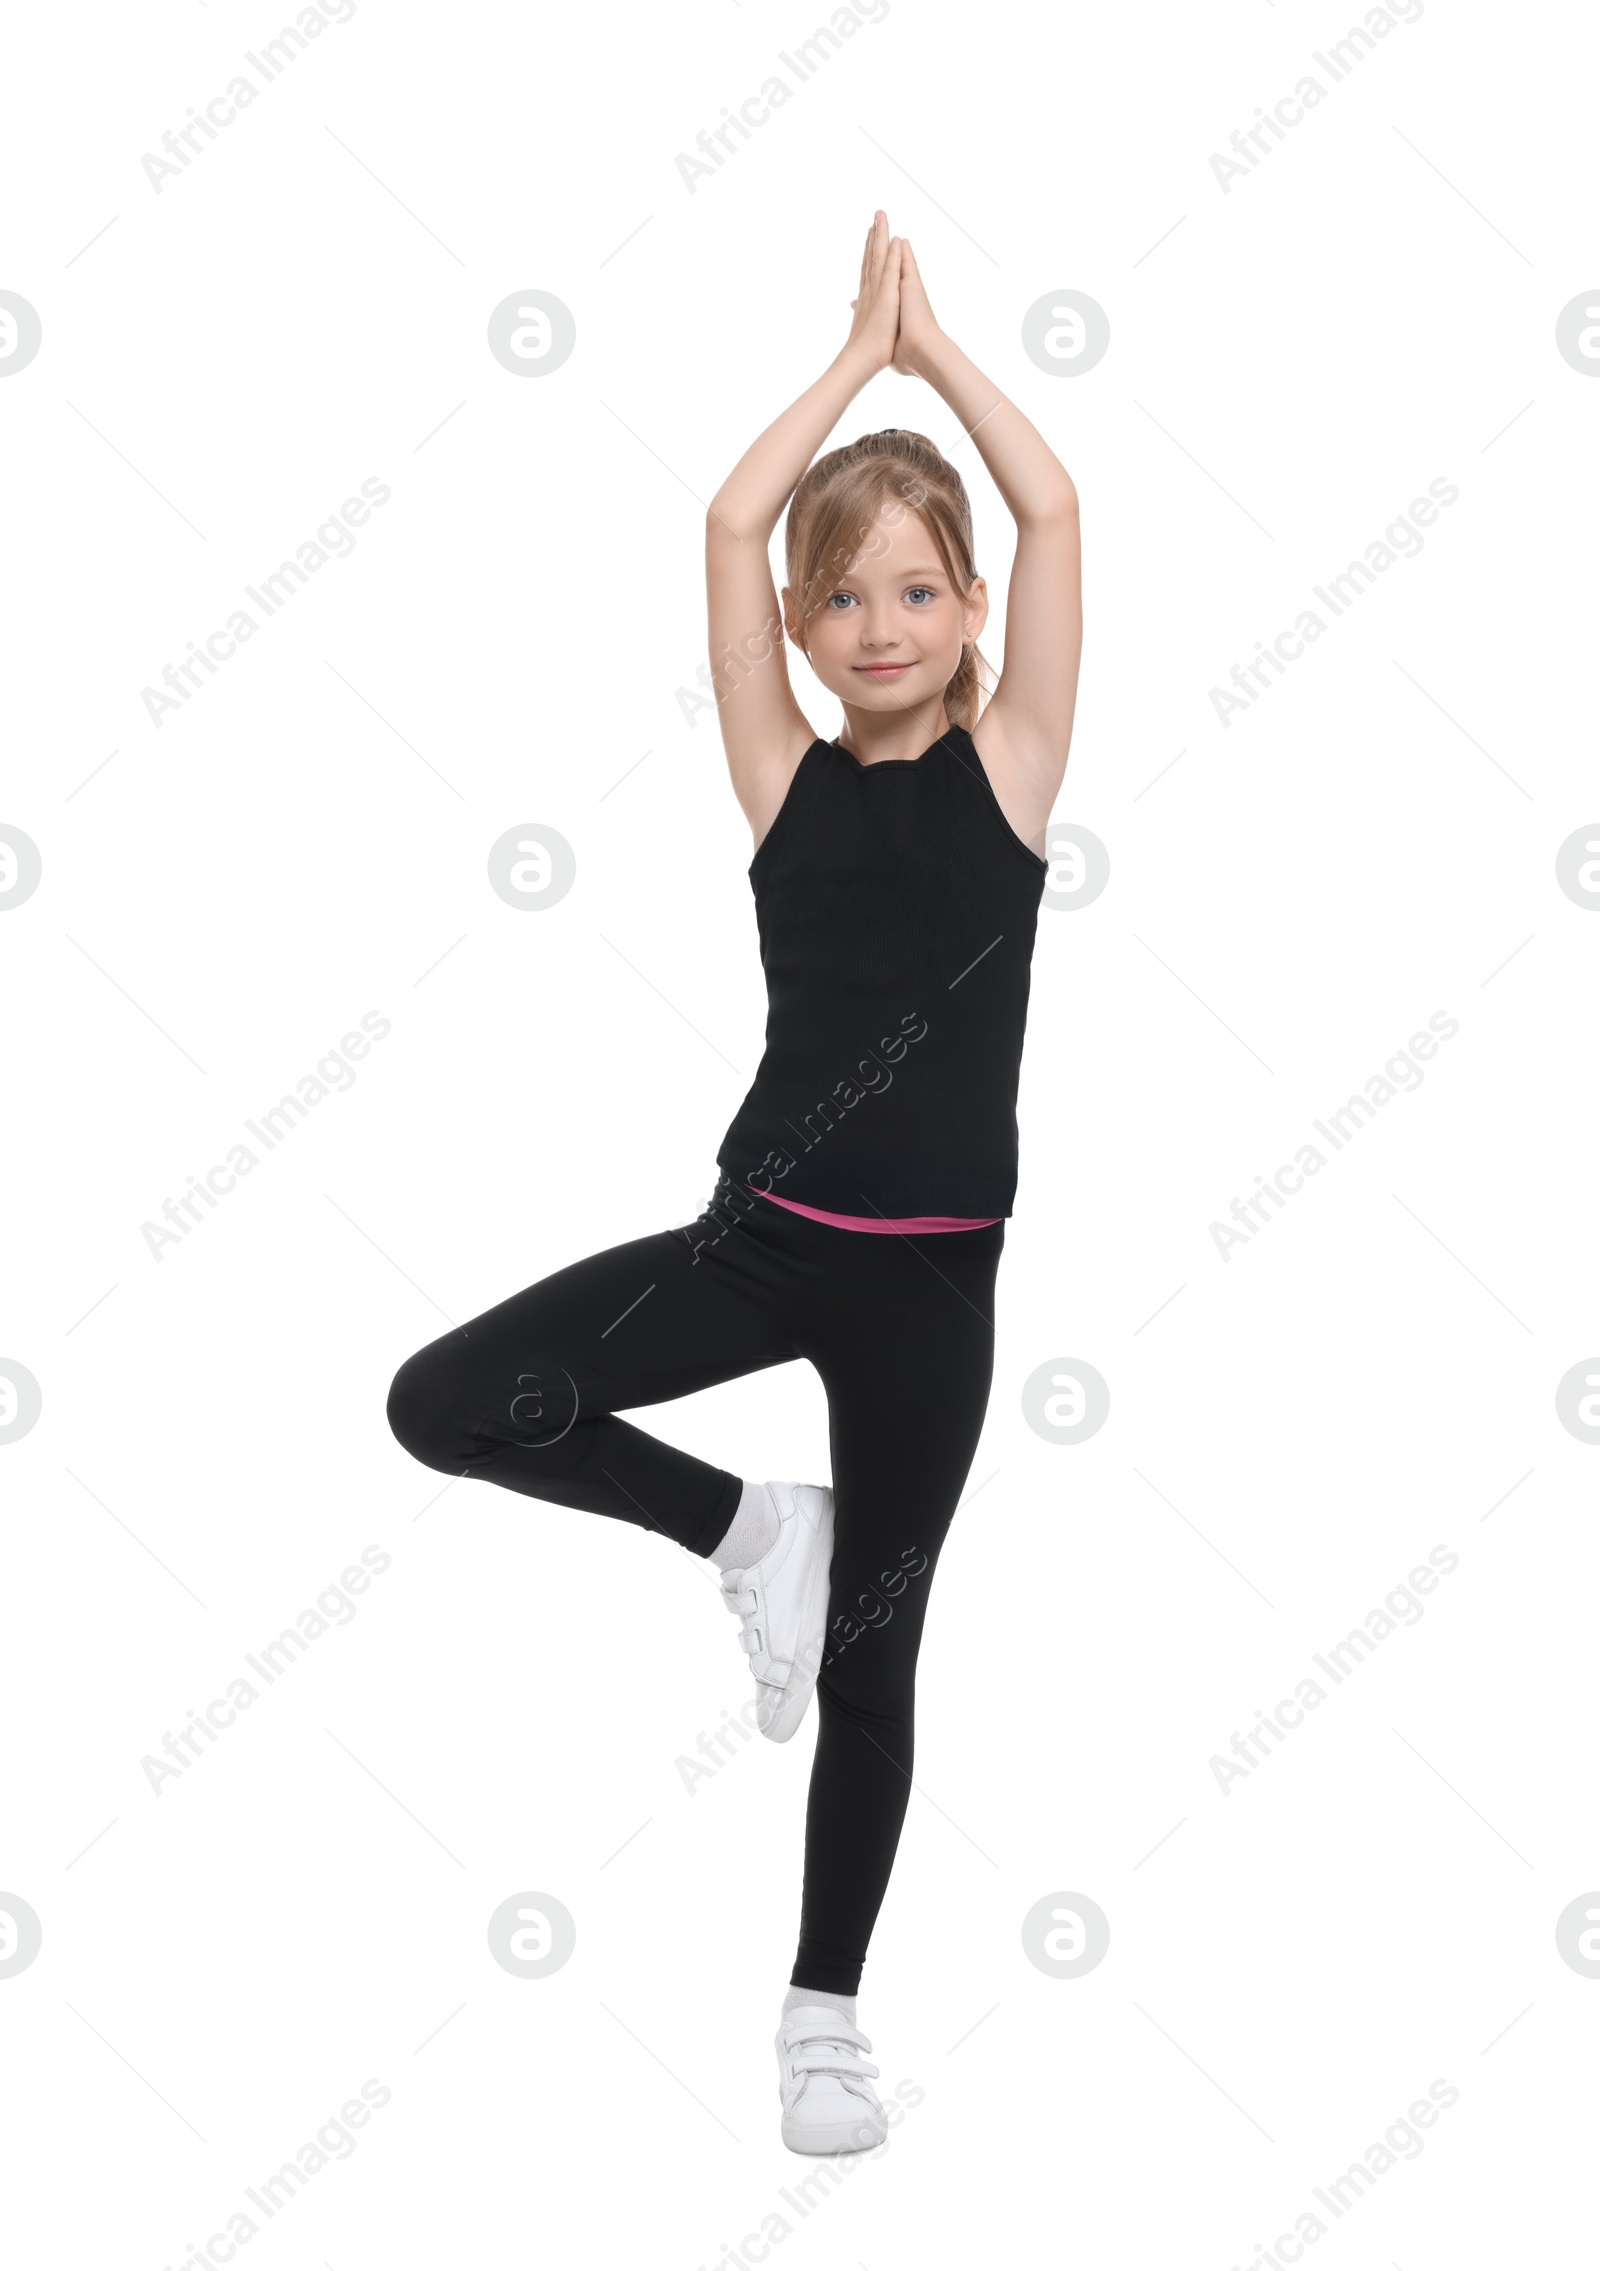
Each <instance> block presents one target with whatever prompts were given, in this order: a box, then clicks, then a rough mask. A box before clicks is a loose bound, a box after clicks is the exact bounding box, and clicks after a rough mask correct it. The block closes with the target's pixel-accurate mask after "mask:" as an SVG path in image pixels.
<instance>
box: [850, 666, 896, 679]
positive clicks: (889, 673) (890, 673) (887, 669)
mask: <svg viewBox="0 0 1600 2271" xmlns="http://www.w3.org/2000/svg"><path fill="white" fill-rule="evenodd" d="M851 667H852V668H853V669H855V670H858V671H859V672H860V673H861V675H862V677H863V678H898V677H899V676H900V674H901V672H902V671H905V670H909V669H910V668H911V665H910V663H909V662H858V663H855V664H853V665H852V666H851Z"/></svg>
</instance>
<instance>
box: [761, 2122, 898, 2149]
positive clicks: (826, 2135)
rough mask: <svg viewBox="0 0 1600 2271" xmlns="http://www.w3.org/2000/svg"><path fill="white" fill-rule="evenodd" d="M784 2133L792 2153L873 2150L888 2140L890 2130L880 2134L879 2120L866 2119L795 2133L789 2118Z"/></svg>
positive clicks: (784, 2126) (784, 2138)
mask: <svg viewBox="0 0 1600 2271" xmlns="http://www.w3.org/2000/svg"><path fill="white" fill-rule="evenodd" d="M782 2135H783V2141H784V2143H785V2144H786V2145H787V2146H788V2148H789V2150H790V2152H791V2153H870V2152H871V2151H872V2149H873V2147H874V2146H876V2145H881V2144H883V2143H884V2142H885V2141H886V2140H887V2138H888V2135H889V2132H888V2129H887V2128H885V2129H884V2130H883V2132H882V2134H881V2135H880V2134H879V2131H878V2126H877V2124H876V2122H873V2121H869V2120H865V2119H863V2120H861V2121H848V2122H846V2121H839V2122H834V2123H832V2124H830V2125H829V2127H827V2128H826V2129H803V2130H795V2131H794V2132H793V2133H791V2131H790V2128H789V2124H788V2123H787V2122H785V2123H784V2124H783V2130H782Z"/></svg>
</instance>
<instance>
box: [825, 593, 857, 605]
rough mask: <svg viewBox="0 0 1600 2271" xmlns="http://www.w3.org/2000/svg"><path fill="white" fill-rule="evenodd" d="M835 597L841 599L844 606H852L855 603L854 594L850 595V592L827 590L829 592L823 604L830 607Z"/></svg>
mask: <svg viewBox="0 0 1600 2271" xmlns="http://www.w3.org/2000/svg"><path fill="white" fill-rule="evenodd" d="M836 599H842V600H843V601H844V604H845V606H846V607H854V605H855V599H854V596H853V595H852V594H851V593H850V592H847V591H831V592H829V594H828V597H827V599H826V601H825V602H824V604H825V605H826V606H828V607H832V605H833V603H834V601H835V600H836Z"/></svg>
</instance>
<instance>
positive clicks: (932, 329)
mask: <svg viewBox="0 0 1600 2271" xmlns="http://www.w3.org/2000/svg"><path fill="white" fill-rule="evenodd" d="M942 337H943V333H942V332H941V331H940V329H939V326H938V324H937V322H936V321H935V320H934V313H933V310H932V308H931V307H930V306H929V305H928V295H927V293H926V291H925V290H924V289H923V284H922V277H921V275H920V273H919V271H918V268H917V263H916V259H915V256H914V255H913V253H912V250H911V244H910V240H909V239H908V238H906V237H902V238H901V240H900V331H899V335H898V337H897V338H896V340H895V343H894V367H895V369H896V370H897V371H898V372H899V373H900V375H901V376H902V378H917V377H920V375H921V372H920V369H919V364H920V361H921V358H922V357H923V356H924V355H926V354H927V353H928V352H929V350H930V349H932V348H933V347H935V346H936V345H937V344H938V342H939V340H940V339H941V338H942Z"/></svg>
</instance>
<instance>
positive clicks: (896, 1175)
mask: <svg viewBox="0 0 1600 2271" xmlns="http://www.w3.org/2000/svg"><path fill="white" fill-rule="evenodd" d="M749 872H750V884H751V889H752V890H753V892H754V894H755V903H756V925H757V929H758V931H759V934H760V939H761V963H762V968H763V969H764V970H765V972H766V978H767V1035H766V1050H765V1054H764V1055H763V1056H762V1059H761V1063H760V1065H759V1067H758V1068H757V1071H756V1077H755V1080H754V1082H753V1083H752V1085H751V1088H750V1091H749V1094H748V1095H747V1096H746V1097H745V1100H744V1102H743V1103H742V1104H741V1105H740V1107H739V1110H738V1112H737V1113H736V1115H735V1117H734V1120H733V1124H732V1126H731V1127H730V1128H729V1129H728V1132H727V1134H726V1135H725V1136H724V1137H723V1139H722V1145H721V1148H720V1150H719V1151H718V1153H717V1165H718V1166H719V1167H720V1168H721V1169H722V1170H723V1172H724V1174H726V1175H727V1176H729V1177H730V1178H731V1179H732V1180H733V1181H734V1182H736V1183H738V1184H740V1185H744V1184H749V1183H754V1184H755V1185H756V1186H757V1188H759V1189H762V1190H768V1189H770V1190H773V1191H775V1192H776V1193H777V1194H778V1195H779V1196H780V1197H782V1198H789V1199H798V1200H799V1201H800V1202H801V1203H802V1204H803V1205H806V1206H817V1207H823V1208H825V1209H827V1211H828V1212H830V1213H835V1214H861V1215H873V1214H879V1213H881V1214H884V1215H889V1216H896V1215H912V1214H954V1215H998V1216H1005V1215H1008V1214H1009V1213H1010V1212H1011V1205H1012V1200H1013V1198H1014V1197H1015V1195H1016V1187H1017V1116H1016V1102H1017V1083H1018V1078H1019V1075H1020V1072H1021V1066H1022V1039H1023V1030H1024V1026H1025V1024H1026V1021H1027V1011H1028V980H1029V969H1030V964H1031V961H1032V956H1033V938H1034V926H1035V923H1036V921H1037V917H1038V912H1039V901H1040V897H1041V895H1042V893H1043V890H1044V882H1045V876H1046V874H1047V873H1048V867H1047V864H1046V862H1045V861H1044V860H1042V859H1040V857H1039V856H1038V854H1037V853H1036V852H1032V851H1030V850H1029V849H1028V847H1027V845H1026V844H1025V843H1023V841H1022V839H1021V837H1020V836H1018V835H1017V834H1016V832H1015V830H1014V829H1013V828H1012V826H1011V823H1010V822H1009V821H1008V820H1007V818H1006V816H1005V814H1004V813H1003V812H1002V811H1001V809H1000V805H999V801H998V799H997V798H996V796H995V793H994V790H993V788H992V787H991V786H990V784H989V776H988V774H987V773H986V772H985V771H984V769H983V762H982V760H981V758H980V757H979V755H978V752H977V749H976V748H975V746H974V744H973V740H972V736H971V735H970V734H969V733H967V732H965V731H964V730H963V729H962V728H961V727H960V726H952V727H951V728H950V729H949V731H948V732H946V733H944V734H943V735H941V737H940V738H939V740H937V741H936V742H935V743H934V745H933V747H932V748H931V749H928V750H925V751H924V752H923V754H922V755H921V756H920V757H912V758H907V759H889V760H886V761H884V762H882V763H879V764H875V765H862V764H861V763H859V762H858V760H857V759H856V758H854V757H852V756H851V755H850V754H849V752H848V751H847V750H843V749H841V748H840V747H839V746H838V744H837V743H836V742H832V741H813V742H812V744H811V746H810V748H809V749H808V750H807V751H806V753H805V755H804V756H803V757H802V758H801V760H800V765H799V769H798V770H797V771H796V773H795V775H794V778H793V780H792V781H791V782H790V784H789V793H788V795H787V797H786V798H785V799H784V802H783V806H782V808H781V810H780V811H779V813H778V817H777V818H776V820H774V822H773V823H772V826H771V828H770V829H769V830H768V832H767V834H766V835H765V836H763V838H762V839H761V842H760V844H759V846H758V847H757V850H756V855H755V858H754V859H753V860H752V861H751V863H750V871H749Z"/></svg>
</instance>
